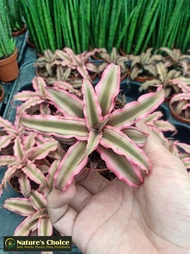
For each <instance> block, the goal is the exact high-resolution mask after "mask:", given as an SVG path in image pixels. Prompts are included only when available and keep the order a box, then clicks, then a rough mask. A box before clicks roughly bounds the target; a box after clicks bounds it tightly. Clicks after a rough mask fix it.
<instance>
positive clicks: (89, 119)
mask: <svg viewBox="0 0 190 254" xmlns="http://www.w3.org/2000/svg"><path fill="white" fill-rule="evenodd" d="M82 93H83V102H84V117H85V122H86V126H87V128H88V129H89V130H90V129H93V128H94V127H95V125H96V124H98V123H99V122H100V121H101V120H102V115H101V113H102V111H101V108H100V105H99V103H98V98H97V95H96V93H95V91H94V88H93V87H92V85H91V84H90V82H89V81H88V80H84V81H83V84H82Z"/></svg>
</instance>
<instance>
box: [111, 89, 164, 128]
mask: <svg viewBox="0 0 190 254" xmlns="http://www.w3.org/2000/svg"><path fill="white" fill-rule="evenodd" d="M164 96H165V94H164V91H163V89H161V88H158V90H157V92H156V93H147V94H145V95H142V96H141V97H139V99H138V101H132V102H130V103H128V104H126V106H125V107H124V108H123V109H118V110H116V111H114V112H113V113H111V114H110V118H109V120H108V123H107V124H108V125H111V126H114V127H117V128H120V129H123V128H125V127H126V126H130V125H132V124H133V123H135V122H137V121H139V120H141V119H143V118H144V117H146V116H147V115H149V114H150V113H151V112H153V111H154V110H155V109H156V108H157V107H158V106H159V105H160V104H161V103H162V102H163V101H164Z"/></svg>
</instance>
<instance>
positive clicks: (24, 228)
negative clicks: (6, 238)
mask: <svg viewBox="0 0 190 254" xmlns="http://www.w3.org/2000/svg"><path fill="white" fill-rule="evenodd" d="M37 222H38V221H37V220H35V221H34V220H32V216H29V217H26V219H25V220H23V221H22V222H21V223H20V224H19V225H18V227H17V228H16V229H15V232H14V236H28V235H30V232H31V231H33V230H34V229H35V228H37Z"/></svg>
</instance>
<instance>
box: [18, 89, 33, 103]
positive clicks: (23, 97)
mask: <svg viewBox="0 0 190 254" xmlns="http://www.w3.org/2000/svg"><path fill="white" fill-rule="evenodd" d="M31 98H36V93H35V92H32V91H22V92H20V93H17V94H15V95H14V97H13V100H14V101H28V100H29V99H31Z"/></svg>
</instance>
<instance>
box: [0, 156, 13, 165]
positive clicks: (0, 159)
mask: <svg viewBox="0 0 190 254" xmlns="http://www.w3.org/2000/svg"><path fill="white" fill-rule="evenodd" d="M14 162H15V158H14V157H13V156H9V155H2V156H0V166H6V165H11V164H13V163H14Z"/></svg>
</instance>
